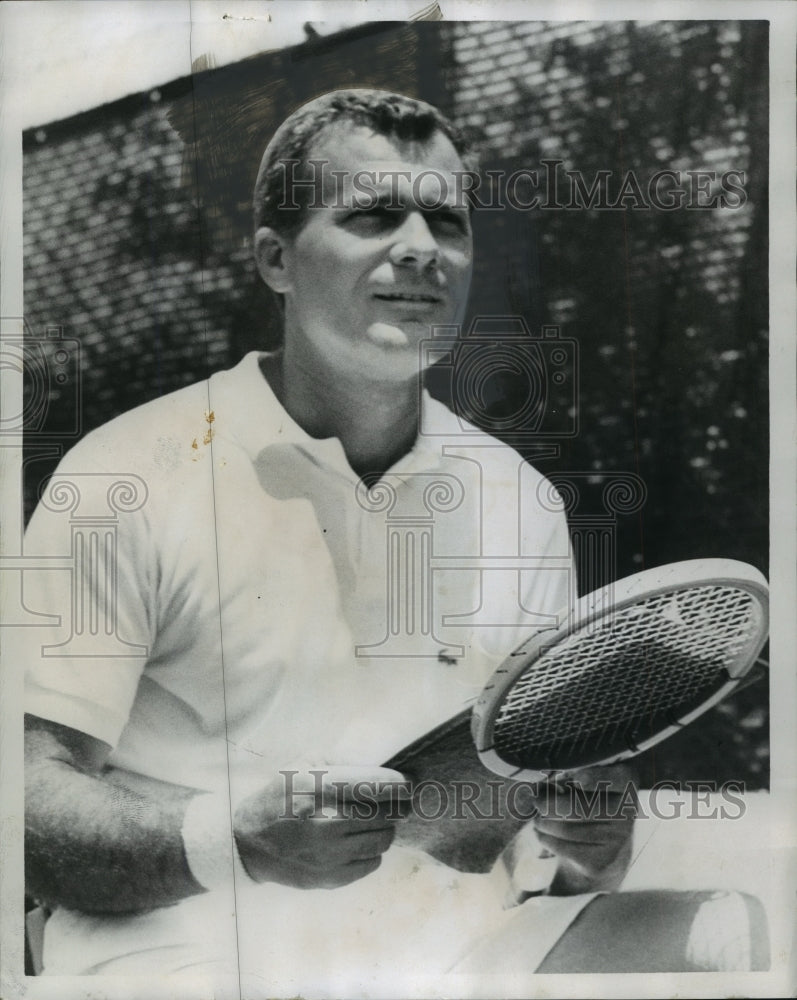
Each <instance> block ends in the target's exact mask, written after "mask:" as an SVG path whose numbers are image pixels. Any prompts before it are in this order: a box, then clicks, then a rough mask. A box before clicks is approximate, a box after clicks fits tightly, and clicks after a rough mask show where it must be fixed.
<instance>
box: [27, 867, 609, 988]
mask: <svg viewBox="0 0 797 1000" xmlns="http://www.w3.org/2000/svg"><path fill="white" fill-rule="evenodd" d="M504 889H505V883H504V884H501V883H499V882H497V880H496V879H495V878H493V877H492V876H490V875H473V874H463V873H461V872H457V871H455V870H454V869H452V868H449V867H448V866H446V865H443V864H441V863H439V862H436V861H434V860H432V859H431V858H430V857H429V855H427V854H424V853H422V852H419V851H415V850H411V849H408V848H402V847H393V848H392V849H391V850H390V851H389V852H388V853H387V854H386V855H385V856H384V857H383V861H382V865H381V866H380V868H379V869H378V870H377V871H376V872H374V873H373V874H372V875H369V876H367V878H364V879H361V880H359V881H358V882H355V883H352V884H351V885H348V886H344V887H342V888H339V889H334V890H323V889H319V890H309V891H308V890H300V889H292V888H288V887H285V886H279V885H273V884H268V885H262V886H256V885H254V884H253V883H247V884H243V885H242V884H238V885H237V886H236V893H235V894H234V895H233V894H232V893H226V892H213V893H206V894H204V895H201V896H194V897H192V898H190V899H186V900H183V901H182V902H181V903H178V904H176V905H174V906H170V907H163V908H160V909H157V910H153V911H151V912H150V913H145V914H136V915H129V916H128V915H119V916H114V915H108V916H101V917H99V916H88V915H86V914H82V913H75V912H71V911H67V910H57V911H56V912H55V913H54V914H53V915H52V916H51V917H50V920H49V921H48V924H47V928H46V932H45V943H44V974H45V975H87V974H94V975H102V976H131V975H151V976H167V975H168V976H172V975H186V976H190V977H191V978H192V979H193V980H194V981H196V979H197V977H199V978H201V979H202V980H203V981H213V982H216V981H217V980H222V979H225V978H226V979H228V980H229V981H230V982H231V983H233V985H232V986H231V987H230V989H231V992H230V995H231V996H235V995H237V993H238V990H237V989H236V988H235V986H234V982H233V981H235V980H237V977H239V976H240V977H241V980H242V981H245V982H246V989H245V990H244V995H245V996H247V997H257V996H263V997H267V996H270V997H274V996H296V995H297V994H304V995H308V994H311V995H313V996H317V997H325V996H329V997H340V996H349V997H359V996H362V997H365V996H368V997H378V996H381V995H392V996H395V995H396V991H397V990H398V991H399V992H400V993H401V994H402V995H406V996H430V995H434V994H435V993H438V992H439V994H440V995H444V994H445V993H448V995H451V985H450V984H451V978H450V977H451V976H454V977H455V978H456V976H457V975H458V974H459V973H460V972H462V973H464V972H467V973H468V977H467V978H470V977H471V974H472V970H469V969H468V965H467V959H468V955H469V953H470V952H471V951H472V950H473V949H474V948H475V947H476V946H477V945H479V944H483V943H484V942H485V941H486V940H487V939H489V937H491V936H493V935H496V934H498V935H500V934H501V932H502V931H503V930H504V928H505V927H506V926H507V925H508V924H510V923H513V924H514V923H515V922H516V921H520V922H521V923H522V926H523V933H524V935H526V936H527V938H528V949H527V953H526V961H525V963H524V964H526V968H527V969H528V972H529V973H533V972H534V970H535V969H536V968H537V966H538V965H539V964H540V963H541V962H542V960H543V959H544V958H545V956H546V954H547V953H548V952H549V951H550V949H551V948H552V947H553V945H554V944H555V943H556V942H557V941H558V940H559V938H560V937H561V935H562V934H563V933H564V931H565V930H566V929H567V927H568V926H569V925H570V923H571V922H572V921H573V920H574V919H575V917H576V916H577V915H578V914H579V913H580V912H581V910H582V909H583V908H584V907H585V906H586V905H587V904H588V903H589V902H590V901H591V900H592V899H593V898H594V895H595V894H586V895H582V896H569V897H554V896H538V897H534V898H532V899H529V900H528V901H526V902H525V903H523V904H522V905H521V906H517V907H514V908H511V909H505V908H504V896H503V890H504ZM488 971H489V970H485V972H488ZM447 983H448V985H446V984H447ZM222 992H224V991H222ZM456 993H457V994H458V995H461V994H462V988H461V987H458V988H457V989H456ZM216 994H217V995H220V992H219V990H218V989H217V990H216Z"/></svg>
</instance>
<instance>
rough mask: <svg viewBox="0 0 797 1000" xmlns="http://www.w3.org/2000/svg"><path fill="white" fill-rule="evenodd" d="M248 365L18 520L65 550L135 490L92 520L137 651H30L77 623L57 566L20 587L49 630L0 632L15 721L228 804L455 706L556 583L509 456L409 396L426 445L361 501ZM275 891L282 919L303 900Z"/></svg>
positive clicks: (375, 754)
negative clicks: (281, 774)
mask: <svg viewBox="0 0 797 1000" xmlns="http://www.w3.org/2000/svg"><path fill="white" fill-rule="evenodd" d="M258 360H259V359H258V355H257V354H250V355H247V357H245V358H244V359H243V360H242V361H241V362H240V364H238V365H237V366H236V367H235V368H234V369H232V370H231V371H229V372H222V373H219V374H216V375H214V376H212V377H211V378H210V379H209V380H208V381H206V382H202V383H199V384H197V385H194V386H191V387H189V388H187V389H182V390H180V391H178V392H176V393H172V394H170V395H168V396H165V397H163V398H161V399H159V400H156V401H155V402H152V403H148V404H146V405H145V406H142V407H139V408H138V409H136V410H133V411H131V412H130V413H127V414H124V415H123V416H121V417H119V418H117V419H116V420H113V421H111V422H110V423H109V424H107V425H105V426H104V427H102V428H100V429H99V430H97V431H94V432H92V433H91V434H89V435H87V436H86V438H84V439H83V441H81V442H80V443H79V444H78V445H77V446H76V447H75V448H74V449H73V450H72V451H71V452H70V453H69V454H68V455H67V456H66V458H65V459H64V461H63V462H62V463H61V465H60V466H59V469H58V471H57V473H56V475H55V477H54V479H53V481H52V483H51V490H54V489H56V488H57V487H58V485H59V484H60V483H64V482H68V481H70V477H71V479H72V482H73V483H76V484H77V485H78V487H79V489H80V492H81V504H82V506H81V507H79V508H77V509H74V508H73V509H72V511H71V513H70V511H59V512H55V511H53V510H50V509H47V507H46V506H43V505H40V507H39V509H38V510H37V512H36V514H35V515H34V517H33V519H32V521H31V525H30V528H29V531H28V535H27V536H26V554H28V555H35V554H37V553H38V554H43V555H49V556H68V555H69V553H70V552H71V551H72V548H71V546H72V545H73V541H72V537H73V534H74V526H75V523H76V517H77V515H78V514H79V513H81V512H85V511H91V510H101V509H102V507H103V503H104V502H105V500H106V496H107V492H108V484H109V481H110V480H111V479H112V478H113V477H114V475H115V474H118V477H119V478H124V476H125V475H127V476H131V475H132V476H133V477H137V479H136V480H135V481H136V482H140V483H143V484H145V488H146V499H145V501H144V502H143V504H141V505H140V506H139V507H138V509H137V510H135V511H132V512H129V513H128V512H122V513H119V514H118V515H116V520H115V521H112V522H111V521H109V522H108V523H109V524H111V523H112V524H113V526H114V527H113V529H112V530H113V531H114V532H115V544H116V553H117V554H116V567H115V569H116V590H115V593H116V604H115V606H116V608H117V616H116V635H117V637H118V638H119V640H121V641H122V642H124V643H128V644H135V645H137V646H138V647H141V648H140V649H139V650H138V651H137V652H138V655H132V656H130V655H113V656H101V655H100V656H92V655H88V656H78V657H75V656H70V657H64V656H52V655H50V656H41V655H39V652H38V651H39V648H40V646H41V644H42V643H45V644H47V645H49V646H54V645H56V644H58V643H60V642H65V641H66V640H68V639H69V637H70V633H71V630H72V627H73V620H72V611H71V610H70V602H71V599H72V596H73V594H72V590H73V588H72V586H71V583H70V581H71V576H70V574H69V573H68V572H65V571H64V570H63V569H61V570H49V571H48V570H42V571H26V574H25V596H26V602H27V604H28V606H29V607H31V608H32V609H34V610H39V611H44V612H47V613H50V614H60V615H61V616H62V626H61V627H60V628H50V629H35V630H16V631H17V632H26V635H25V637H24V638H25V639H26V640H27V652H26V654H25V657H26V663H27V664H28V675H27V678H28V679H27V697H26V711H28V712H30V713H32V714H34V715H38V716H41V717H44V718H48V719H51V720H53V721H56V722H60V723H62V724H64V725H67V726H71V727H73V728H75V729H78V730H81V731H83V732H86V733H89V734H90V735H93V736H95V737H97V738H99V739H101V740H104V741H106V742H107V743H109V744H110V745H111V746H112V748H113V749H112V752H111V757H110V763H112V764H115V765H116V766H119V767H123V768H127V769H129V770H132V771H135V772H138V773H140V774H144V775H149V776H152V777H155V778H160V779H162V780H165V781H171V782H175V783H177V784H184V785H189V786H192V787H198V788H203V789H207V790H229V793H230V796H231V798H232V800H233V802H237V801H240V800H241V799H242V798H243V797H244V796H245V795H246V794H248V793H249V792H250V791H253V790H254V789H255V788H258V787H260V786H262V785H263V784H264V781H265V780H266V778H267V777H270V776H272V775H273V774H274V773H275V772H276V771H277V770H279V769H281V768H285V767H290V766H291V765H292V764H293V763H295V762H300V761H301V762H306V763H310V764H323V763H334V764H381V763H383V762H384V761H385V760H387V759H388V758H389V757H390V756H392V755H393V753H395V752H396V751H397V750H399V749H400V748H401V747H402V746H404V745H406V744H407V743H409V742H410V741H411V740H414V739H415V738H417V737H418V736H420V735H422V734H423V733H425V732H426V731H428V729H429V728H431V727H432V726H434V725H436V724H437V723H439V722H441V721H443V720H445V719H447V718H448V717H450V716H451V715H453V714H455V713H456V712H457V711H459V710H460V709H461V708H462V707H464V706H466V705H468V704H469V703H470V702H472V701H473V699H474V698H475V697H476V696H477V695H478V693H479V691H480V689H481V686H482V685H483V683H484V682H485V680H486V679H487V677H488V676H489V674H490V673H491V671H492V670H493V669H494V668H495V667H496V666H497V665H498V663H499V662H500V661H501V659H502V658H503V657H504V656H505V655H507V654H508V653H509V652H510V651H511V650H512V649H513V648H514V646H516V645H517V644H518V643H519V642H520V641H521V639H523V638H525V636H526V635H527V634H528V632H529V631H530V629H531V627H532V626H533V625H534V624H535V623H536V624H537V625H539V624H540V623H542V622H544V621H547V622H548V623H550V622H552V621H553V619H552V618H551V616H553V615H555V614H556V613H557V612H559V611H561V610H562V609H563V608H564V607H565V606H566V605H567V603H568V600H569V595H570V593H571V590H570V588H571V587H572V565H571V562H570V547H569V540H568V534H567V527H566V522H565V518H564V514H563V512H562V510H561V506H560V505H559V504H558V503H557V500H556V498H555V497H554V498H553V499H552V498H551V495H550V492H549V488H548V484H547V482H546V481H545V480H544V479H543V478H542V477H541V476H540V474H539V473H537V472H536V471H535V470H534V469H533V468H532V467H531V466H529V465H528V464H527V463H524V462H523V461H522V460H521V458H520V457H519V456H518V455H517V453H515V452H514V451H513V450H512V449H510V448H508V447H506V446H504V445H501V444H499V443H498V442H497V441H495V440H494V439H492V438H489V437H488V436H486V435H482V434H479V433H478V432H476V429H475V428H473V427H470V426H469V425H463V424H462V423H461V422H460V421H459V420H458V419H457V418H456V417H455V416H454V415H453V414H451V413H450V411H448V410H447V409H446V408H445V407H444V406H442V405H441V404H440V403H438V402H436V401H434V400H432V399H431V398H430V397H429V396H428V395H426V394H424V399H423V407H424V420H423V424H422V426H423V428H424V433H422V434H421V435H420V436H419V438H418V440H417V441H416V444H415V446H414V448H413V449H412V451H411V452H410V453H409V454H407V455H406V456H404V457H403V458H402V459H401V460H400V461H399V462H398V463H396V465H394V466H393V468H392V469H390V470H389V472H388V473H386V474H385V476H384V477H383V479H382V482H381V484H379V485H378V486H377V487H376V488H374V490H373V491H372V494H371V498H370V500H369V499H368V498H366V497H365V496H364V495H363V492H362V486H361V484H359V479H358V477H357V476H356V475H355V474H354V473H353V472H352V470H351V468H350V467H349V465H348V462H347V460H346V456H345V454H344V452H343V449H342V446H341V444H340V442H339V441H338V440H337V439H335V438H331V439H323V440H319V439H313V438H311V437H310V436H309V435H308V434H307V433H306V432H305V431H304V430H302V428H300V427H299V426H298V425H297V424H296V423H295V422H294V421H293V420H292V419H291V418H290V417H289V416H288V415H287V414H286V413H285V411H284V410H283V409H282V407H281V406H280V404H279V403H278V401H277V400H276V398H275V397H274V395H273V393H272V391H271V389H270V387H269V386H268V383H267V382H266V381H265V379H264V378H263V376H262V374H261V372H260V370H259V364H258ZM435 484H437V485H435ZM358 489H359V491H360V492H359V493H358V492H357V491H358ZM140 492H143V491H140ZM541 498H543V499H544V502H542V501H541ZM546 498H547V499H546ZM389 501H392V506H390V503H389ZM384 504H386V506H384ZM380 505H382V506H384V509H378V508H379V507H380ZM50 506H51V507H52V506H54V504H52V503H51V504H50ZM369 507H370V508H371V509H368V508H369ZM373 508H377V509H373ZM87 523H88V522H87ZM106 534H107V532H106ZM391 539H392V541H391ZM521 557H527V558H528V559H530V560H533V561H529V562H528V566H529V567H532V568H529V569H525V570H524V569H523V566H525V565H526V564H525V563H522V562H521V561H520V560H521ZM88 564H89V560H88V559H86V560H84V564H83V573H84V578H86V579H87V575H90V571H89V570H88V569H87V568H86V567H87V566H88ZM408 565H409V566H411V567H412V568H411V569H410V570H407V569H406V567H407V566H408ZM391 567H392V568H391ZM396 567H398V570H397V569H396ZM505 567H508V568H505ZM402 572H403V573H404V575H403V576H402V575H401V573H402ZM95 575H96V574H95ZM427 585H428V587H429V595H430V597H429V600H428V601H427V600H424V599H422V598H421V596H420V590H419V589H418V588H423V587H426V586H427ZM76 586H78V585H76ZM87 587H88V584H86V583H84V587H83V590H84V591H85V590H86V589H87ZM408 588H409V589H408ZM413 588H414V589H413ZM88 589H92V588H90V587H89V588H88ZM93 589H94V590H96V589H97V588H93ZM408 594H409V597H408ZM87 600H88V598H87ZM410 608H411V609H412V616H410V610H409V609H410ZM391 615H392V616H393V617H392V619H391ZM544 616H548V618H547V619H546V618H545V617H544ZM100 617H101V616H100ZM391 622H392V629H393V631H392V632H391ZM99 631H100V633H101V632H102V627H100V629H99ZM387 638H392V645H386V644H385V640H386V639H387ZM101 646H102V644H101V643H100V644H99V645H98V647H97V648H98V650H100V648H101ZM119 651H121V652H123V653H124V652H125V651H126V650H125V648H124V647H121V646H120V647H119V649H118V650H117V652H119ZM143 651H146V654H147V655H146V656H144V655H141V652H143ZM386 653H387V654H390V655H384V654H386ZM419 654H423V655H419ZM377 875H379V873H377ZM367 881H368V880H363V884H365V883H366V882H367ZM358 884H359V883H358ZM259 891H261V892H262V893H263V899H264V900H267V899H268V896H269V893H268V887H259ZM287 893H288V896H290V894H291V893H294V894H297V893H298V896H296V898H297V900H298V902H297V905H298V906H299V908H300V909H299V911H297V912H301V909H302V907H305V909H306V907H307V906H308V905H310V899H311V897H312V896H313V895H314V894H312V893H310V894H307V893H302V892H301V891H299V890H287ZM285 894H286V890H284V889H283V888H282V887H276V888H275V889H272V898H276V897H277V896H279V897H280V899H282V900H283V902H282V903H281V906H284V898H283V897H285ZM300 897H303V899H300ZM340 898H342V897H340ZM201 905H204V904H199V903H197V902H196V901H194V902H193V903H192V902H191V901H186V903H185V904H180V906H184V907H185V908H186V909H190V907H192V906H193V907H197V906H201ZM180 906H178V907H172V908H169V910H170V912H171V913H174V912H175V911H179V910H180ZM125 919H126V918H125ZM169 919H170V917H169V914H166V915H165V916H164V912H160V913H158V914H157V916H155V917H153V918H152V919H151V920H150V924H151V925H152V926H155V925H156V924H158V925H162V924H163V922H164V920H166V922H167V923H168V920H169ZM51 923H53V921H51ZM108 923H109V924H113V923H117V924H118V921H116V922H115V921H108ZM141 923H142V921H141V920H140V919H138V918H136V924H137V926H139V925H141ZM146 923H147V921H146V920H144V924H146ZM95 924H96V920H95V921H93V922H92V930H91V932H90V936H92V939H93V941H94V944H95V946H101V943H102V936H100V937H99V938H98V937H97V930H96V926H95ZM57 926H58V922H57V921H55V925H54V927H53V930H55V928H57ZM174 926H177V925H176V924H175V925H174ZM128 930H129V928H128ZM72 944H73V945H74V942H72ZM51 945H53V946H54V945H55V942H54V941H52V940H51ZM116 947H118V945H116ZM95 950H96V948H95ZM100 953H101V954H104V952H103V949H102V947H100Z"/></svg>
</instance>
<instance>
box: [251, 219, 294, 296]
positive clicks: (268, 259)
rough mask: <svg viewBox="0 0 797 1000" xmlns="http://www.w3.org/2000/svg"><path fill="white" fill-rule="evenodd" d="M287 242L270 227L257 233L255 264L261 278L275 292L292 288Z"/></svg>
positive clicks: (261, 228) (263, 228)
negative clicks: (287, 257)
mask: <svg viewBox="0 0 797 1000" xmlns="http://www.w3.org/2000/svg"><path fill="white" fill-rule="evenodd" d="M286 249H287V240H286V238H285V237H284V236H280V234H279V233H277V232H275V230H273V229H271V228H269V227H268V226H261V227H260V229H258V230H257V232H256V233H255V262H256V264H257V270H258V272H259V273H260V277H261V278H262V279H263V281H265V283H266V284H267V285H268V286H269V288H271V289H272V291H275V292H282V293H284V292H287V291H288V290H289V289H290V287H291V281H290V275H289V272H288V264H287V260H286Z"/></svg>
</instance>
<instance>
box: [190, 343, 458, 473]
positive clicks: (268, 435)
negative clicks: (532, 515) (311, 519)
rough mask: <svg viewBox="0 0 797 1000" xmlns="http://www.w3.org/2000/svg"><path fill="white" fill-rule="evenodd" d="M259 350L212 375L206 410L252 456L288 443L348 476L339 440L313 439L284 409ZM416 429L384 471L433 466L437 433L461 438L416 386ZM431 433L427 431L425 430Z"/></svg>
mask: <svg viewBox="0 0 797 1000" xmlns="http://www.w3.org/2000/svg"><path fill="white" fill-rule="evenodd" d="M263 356H264V354H263V352H259V351H251V352H250V353H249V354H247V355H245V356H244V357H243V358H242V359H241V361H239V362H238V364H237V365H235V366H234V367H233V368H231V369H229V370H228V371H223V372H217V373H216V374H215V375H212V376H211V378H210V383H209V395H210V405H211V409H212V410H213V411H214V412H215V413H216V419H217V420H218V421H219V423H218V424H217V426H219V427H222V426H223V427H226V428H228V429H229V430H230V431H231V433H232V434H233V436H234V437H235V438H236V440H237V441H238V443H239V444H240V445H241V447H242V448H243V449H244V450H245V451H246V453H247V454H248V455H249V457H250V459H252V461H254V460H255V458H256V457H257V455H259V453H260V452H261V451H262V450H263V449H264V448H267V447H268V446H269V445H273V444H283V445H285V444H290V445H295V446H296V447H297V448H301V449H302V450H303V451H304V452H305V453H307V454H308V455H309V456H311V457H312V458H313V460H314V461H316V462H319V463H322V464H324V465H326V466H329V467H331V468H333V469H334V470H335V471H337V472H339V473H340V474H342V475H344V476H346V477H347V478H348V479H351V480H353V481H356V480H357V478H358V477H357V475H356V473H354V472H353V471H352V469H351V466H350V465H349V463H348V459H347V458H346V453H345V452H344V450H343V446H342V444H341V443H340V440H339V439H338V438H336V437H330V438H314V437H312V436H311V435H310V434H308V433H307V431H305V430H304V429H303V428H302V427H301V426H300V425H299V424H297V423H296V421H295V420H294V419H293V418H292V417H291V416H290V415H289V414H288V413H287V412H286V410H285V409H284V408H283V406H282V404H281V403H280V402H279V400H278V399H277V397H276V396H275V395H274V391H273V389H272V388H271V386H270V385H269V384H268V382H267V381H266V379H265V378H264V376H263V373H262V372H261V370H260V359H261V358H262V357H263ZM421 409H422V413H423V419H422V432H421V433H420V434H419V435H418V437H417V438H416V440H415V444H414V445H413V447H412V448H411V449H410V451H409V452H407V454H406V455H403V456H402V457H401V458H400V459H399V460H398V461H397V462H396V463H395V464H394V465H393V466H392V468H391V469H389V470H388V472H389V473H391V474H395V475H400V474H402V473H411V472H413V471H416V470H418V469H420V468H425V469H428V468H429V467H430V466H433V465H437V464H438V460H439V457H440V455H441V454H442V439H441V435H442V437H445V438H448V439H449V440H450V439H451V438H452V437H453V438H461V429H460V428H459V425H458V423H457V419H456V417H455V416H454V414H453V413H451V411H450V410H449V409H447V407H445V406H443V404H442V403H440V402H438V401H437V400H436V399H433V398H432V397H431V396H430V395H429V393H428V392H427V390H426V389H424V390H423V391H422V396H421ZM430 432H432V433H430Z"/></svg>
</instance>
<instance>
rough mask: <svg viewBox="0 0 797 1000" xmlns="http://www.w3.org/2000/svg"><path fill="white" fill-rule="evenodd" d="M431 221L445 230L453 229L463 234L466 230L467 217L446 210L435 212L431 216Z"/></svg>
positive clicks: (460, 213)
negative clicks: (445, 228)
mask: <svg viewBox="0 0 797 1000" xmlns="http://www.w3.org/2000/svg"><path fill="white" fill-rule="evenodd" d="M433 221H434V222H436V223H437V224H438V225H440V226H445V227H447V228H451V227H453V228H454V229H457V230H459V231H460V232H465V230H466V229H467V216H466V215H464V214H463V213H462V212H452V211H446V210H442V211H439V212H435V213H434V215H433Z"/></svg>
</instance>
